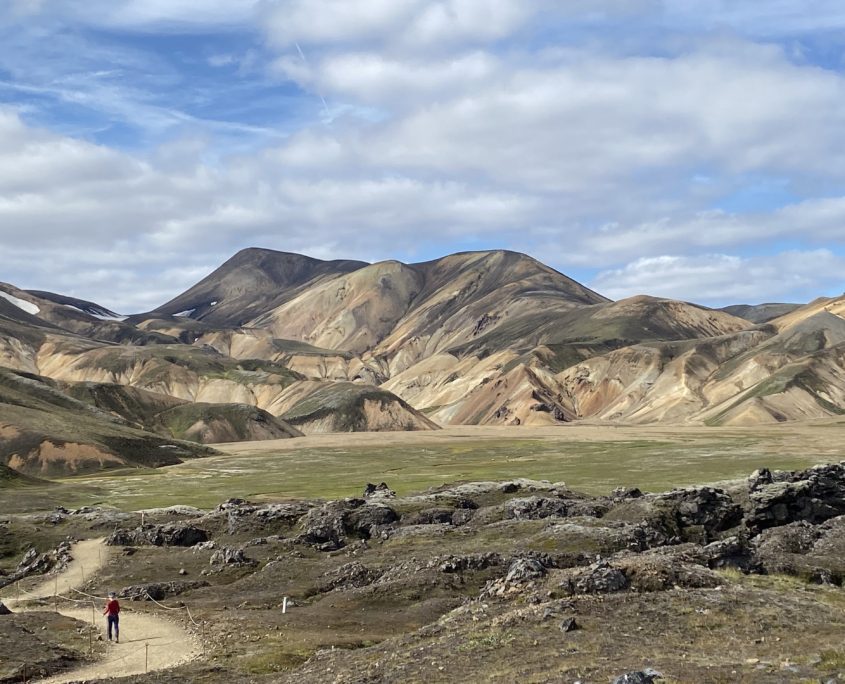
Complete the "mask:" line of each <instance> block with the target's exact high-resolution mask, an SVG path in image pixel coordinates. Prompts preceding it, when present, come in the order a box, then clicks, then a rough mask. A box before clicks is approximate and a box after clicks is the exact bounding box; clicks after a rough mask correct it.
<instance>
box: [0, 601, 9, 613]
mask: <svg viewBox="0 0 845 684" xmlns="http://www.w3.org/2000/svg"><path fill="white" fill-rule="evenodd" d="M11 614H12V611H11V610H9V609H8V608H6V604H5V603H3V602H2V601H0V615H11Z"/></svg>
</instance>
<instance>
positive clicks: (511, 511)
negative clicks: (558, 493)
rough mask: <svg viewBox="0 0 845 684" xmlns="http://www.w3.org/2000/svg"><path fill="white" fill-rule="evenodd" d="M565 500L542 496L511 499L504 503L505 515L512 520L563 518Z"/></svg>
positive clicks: (566, 507)
mask: <svg viewBox="0 0 845 684" xmlns="http://www.w3.org/2000/svg"><path fill="white" fill-rule="evenodd" d="M568 508H569V507H568V505H567V502H566V501H563V500H561V499H554V498H549V497H542V496H529V497H526V498H523V499H511V500H510V501H508V502H507V503H505V517H507V518H511V519H514V520H540V519H542V518H563V517H566V514H567V511H568Z"/></svg>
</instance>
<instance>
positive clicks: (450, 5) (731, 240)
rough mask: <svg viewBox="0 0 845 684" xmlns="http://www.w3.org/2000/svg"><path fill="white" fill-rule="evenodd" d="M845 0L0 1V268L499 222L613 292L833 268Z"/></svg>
mask: <svg viewBox="0 0 845 684" xmlns="http://www.w3.org/2000/svg"><path fill="white" fill-rule="evenodd" d="M843 122H845V4H843V3H842V2H841V0H800V1H799V0H767V1H766V2H760V1H759V0H203V1H202V2H197V1H196V0H3V2H2V3H0V281H5V282H9V283H12V284H14V285H16V286H18V287H22V288H32V289H42V290H51V291H54V292H60V293H62V294H67V295H72V296H77V297H81V298H84V299H90V300H93V301H96V302H99V303H100V304H103V305H105V306H108V307H109V308H111V309H114V310H117V311H119V312H122V313H130V312H137V311H143V310H148V309H150V308H154V307H156V306H158V305H160V304H162V303H164V302H165V301H167V300H169V299H170V298H172V297H174V296H175V295H177V294H178V293H179V292H181V291H183V290H185V289H187V288H188V287H190V286H191V285H193V284H194V283H195V282H197V281H198V280H200V279H201V278H202V277H204V276H205V275H206V274H208V273H209V272H210V271H212V270H213V269H214V268H216V267H217V266H219V265H220V264H221V263H222V262H223V261H225V260H226V259H227V258H229V257H230V256H232V255H233V254H234V253H235V252H237V251H238V250H239V249H242V248H245V247H266V248H271V249H278V250H283V251H289V252H298V253H304V254H308V255H311V256H314V257H318V258H348V259H362V260H366V261H379V260H383V259H399V260H402V261H405V262H414V261H423V260H428V259H432V258H436V257H439V256H444V255H446V254H450V253H453V252H457V251H465V250H475V249H512V250H516V251H520V252H525V253H527V254H530V255H531V256H533V257H535V258H537V259H539V260H540V261H543V262H544V263H546V264H548V265H550V266H553V267H554V268H557V269H558V270H560V271H562V272H563V273H566V274H567V275H569V276H571V277H573V278H575V279H576V280H579V281H581V282H583V283H585V284H586V285H588V286H590V287H592V288H593V289H596V290H598V291H599V292H601V293H602V294H604V295H606V296H608V297H611V298H614V299H619V298H623V297H627V296H631V295H634V294H641V293H646V294H651V295H655V296H662V297H672V298H678V299H684V300H688V301H694V302H698V303H701V304H705V305H710V306H722V305H727V304H733V303H760V302H768V301H794V302H805V301H809V300H812V299H815V298H816V297H819V296H833V295H839V294H842V293H843V290H845V282H843V281H844V280H845V278H843V274H845V125H843Z"/></svg>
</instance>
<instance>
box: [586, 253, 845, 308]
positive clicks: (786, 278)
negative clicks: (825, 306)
mask: <svg viewBox="0 0 845 684" xmlns="http://www.w3.org/2000/svg"><path fill="white" fill-rule="evenodd" d="M843 271H845V258H842V257H840V256H837V255H836V254H834V253H833V252H831V251H830V250H827V249H820V250H813V251H805V252H802V251H789V252H783V253H780V254H776V255H774V256H761V257H751V258H740V257H737V256H730V255H725V254H710V255H704V256H688V257H685V256H658V257H649V258H645V259H637V260H636V261H634V262H632V263H630V264H628V265H626V266H625V267H624V268H621V269H614V270H610V271H605V272H603V273H600V274H599V275H598V276H597V277H596V278H595V280H594V281H593V282H592V283H591V284H590V286H591V287H592V288H594V289H596V290H598V291H599V292H601V293H603V294H605V295H606V296H608V297H611V298H612V299H622V298H625V297H630V296H633V295H636V294H650V295H653V296H658V297H660V296H662V297H668V298H676V299H684V300H687V301H693V302H698V303H711V304H714V305H727V304H740V303H761V302H763V301H771V300H773V299H774V300H783V299H789V298H794V297H796V296H798V297H802V298H803V301H808V300H809V299H814V298H816V297H818V296H820V295H821V294H823V293H822V292H820V288H824V289H825V290H829V291H830V294H839V293H840V292H841V290H842V280H841V274H842V273H843ZM801 301H802V300H799V301H798V302H797V303H801Z"/></svg>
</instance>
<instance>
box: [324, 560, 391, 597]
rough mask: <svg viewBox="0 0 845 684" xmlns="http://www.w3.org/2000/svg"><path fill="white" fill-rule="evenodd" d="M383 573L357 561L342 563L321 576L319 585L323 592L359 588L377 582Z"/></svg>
mask: <svg viewBox="0 0 845 684" xmlns="http://www.w3.org/2000/svg"><path fill="white" fill-rule="evenodd" d="M380 576H381V573H380V572H378V571H377V570H373V569H371V568H368V567H367V566H366V565H364V564H362V563H359V562H357V561H355V562H352V563H346V564H345V565H341V566H340V567H339V568H337V569H335V570H331V571H329V572H327V573H325V574H323V575H322V577H320V579H319V581H318V583H317V587H318V590H319V591H320V592H321V593H325V592H329V591H333V590H335V589H358V588H360V587H366V586H368V585H370V584H372V583H373V582H375V581H376V580H377V579H378V578H379V577H380Z"/></svg>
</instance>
